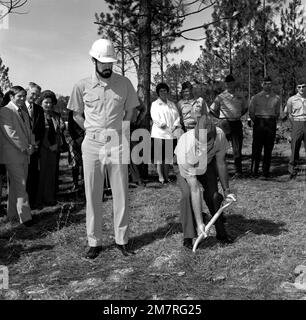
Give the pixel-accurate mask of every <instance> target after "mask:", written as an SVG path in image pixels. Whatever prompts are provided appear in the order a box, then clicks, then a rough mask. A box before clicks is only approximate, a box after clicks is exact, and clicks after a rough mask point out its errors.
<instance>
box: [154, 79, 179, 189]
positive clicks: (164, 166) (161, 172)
mask: <svg viewBox="0 0 306 320" xmlns="http://www.w3.org/2000/svg"><path fill="white" fill-rule="evenodd" d="M156 93H157V96H158V98H157V100H155V101H154V102H153V103H152V105H151V118H152V120H153V125H152V130H151V138H153V139H152V142H153V144H154V153H153V154H154V160H153V161H154V163H156V165H157V173H158V180H159V182H160V183H161V184H164V183H167V182H168V174H169V165H170V164H171V163H173V150H174V148H175V146H176V142H177V138H178V137H179V136H180V134H181V124H180V115H179V113H178V110H177V108H176V105H175V103H174V102H172V101H170V100H169V99H168V94H169V86H168V85H167V84H166V83H159V84H158V85H157V86H156Z"/></svg>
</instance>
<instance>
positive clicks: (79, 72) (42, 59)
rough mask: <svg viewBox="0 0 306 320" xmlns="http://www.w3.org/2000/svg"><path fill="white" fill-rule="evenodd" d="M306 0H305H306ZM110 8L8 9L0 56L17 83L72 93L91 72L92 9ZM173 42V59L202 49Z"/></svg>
mask: <svg viewBox="0 0 306 320" xmlns="http://www.w3.org/2000/svg"><path fill="white" fill-rule="evenodd" d="M302 2H303V4H306V0H302ZM106 10H107V4H106V3H105V1H102V0H87V1H84V0H28V3H27V5H26V6H24V7H22V8H20V9H19V11H22V12H25V14H12V15H10V16H9V17H8V28H7V29H3V28H2V29H1V28H0V57H1V58H2V60H3V63H4V64H5V65H6V66H8V67H9V68H10V71H9V77H10V80H11V81H12V82H13V84H14V85H21V86H25V87H26V86H27V84H28V82H29V81H34V82H36V83H37V84H39V85H40V86H41V87H42V89H43V90H45V89H50V90H52V91H54V92H56V93H57V94H63V95H69V94H70V92H71V90H72V87H73V85H74V83H75V82H77V81H78V80H79V79H82V78H84V77H86V76H88V75H90V74H91V73H92V70H93V64H92V62H91V60H90V56H89V55H88V51H89V49H90V47H91V45H92V43H93V42H94V41H95V40H96V39H98V38H99V36H98V35H97V25H95V24H94V21H95V18H94V14H95V13H96V12H97V13H100V12H104V11H106ZM210 15H211V11H207V10H205V11H203V12H202V13H201V14H198V15H195V16H191V18H189V19H186V21H185V23H184V25H183V28H191V27H194V26H198V25H201V24H203V23H206V22H209V21H210V19H211V18H210ZM203 32H204V31H203V29H200V30H198V31H195V32H192V33H186V34H184V35H185V36H190V37H195V38H201V37H203V36H204V33H203ZM174 44H175V45H176V46H180V45H182V44H184V46H185V48H184V50H183V52H181V53H179V54H177V55H175V56H172V58H171V62H179V61H180V60H189V61H190V62H192V63H193V62H195V61H196V59H197V58H198V57H199V56H200V54H201V51H200V45H201V44H202V42H194V41H187V40H184V39H182V38H180V39H178V40H177V41H176V42H175V43H174ZM155 71H157V70H156V69H155ZM153 73H154V69H153ZM127 77H129V78H130V79H131V81H132V83H133V85H134V86H135V87H136V86H137V80H136V75H135V73H133V72H131V73H127Z"/></svg>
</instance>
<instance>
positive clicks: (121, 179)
mask: <svg viewBox="0 0 306 320" xmlns="http://www.w3.org/2000/svg"><path fill="white" fill-rule="evenodd" d="M89 54H90V55H91V57H92V61H93V63H94V65H95V70H94V73H93V74H92V76H91V77H88V78H85V79H83V80H80V81H79V82H77V83H76V85H75V86H74V88H73V90H72V94H71V96H70V100H69V102H68V106H67V108H68V109H70V110H72V111H73V112H74V120H75V121H76V122H77V123H78V124H79V126H80V127H81V128H83V129H84V130H85V138H84V140H83V143H82V157H83V168H84V182H85V195H86V226H87V238H88V244H89V247H90V248H89V251H88V252H87V254H86V258H87V259H95V258H96V257H97V256H98V255H99V253H100V252H101V251H102V225H103V223H102V222H103V220H102V195H103V185H104V178H105V169H106V170H107V173H108V177H109V180H110V185H111V188H112V194H113V219H114V231H115V242H116V247H117V248H118V249H119V250H120V251H121V253H122V254H123V255H125V256H127V255H130V254H133V253H134V252H133V251H132V250H131V248H129V246H128V230H129V209H128V161H129V158H130V151H129V145H128V144H127V145H125V144H124V142H127V141H128V140H129V132H125V131H126V129H125V128H126V127H125V124H128V122H129V121H130V120H131V119H132V118H133V114H134V111H135V108H136V107H137V106H138V105H139V101H138V98H137V94H136V91H135V89H134V88H133V86H132V84H131V82H130V80H129V79H127V78H125V77H123V76H121V75H119V74H116V73H114V72H113V71H112V67H113V63H114V62H116V56H115V50H114V46H113V44H112V42H111V41H109V40H107V39H99V40H97V41H95V42H94V43H93V45H92V48H91V50H90V51H89ZM83 113H84V115H85V119H84V117H83ZM124 121H125V123H124ZM127 131H128V130H127ZM116 138H118V140H117V141H116ZM125 139H126V140H125ZM124 155H127V157H126V159H124Z"/></svg>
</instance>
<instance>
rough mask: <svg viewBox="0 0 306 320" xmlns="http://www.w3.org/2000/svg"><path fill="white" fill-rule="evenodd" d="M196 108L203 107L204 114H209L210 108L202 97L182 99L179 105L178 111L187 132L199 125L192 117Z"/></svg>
mask: <svg viewBox="0 0 306 320" xmlns="http://www.w3.org/2000/svg"><path fill="white" fill-rule="evenodd" d="M195 107H201V108H202V112H203V114H204V113H208V106H207V104H206V102H205V101H204V99H203V98H201V97H199V98H198V99H189V100H183V99H182V100H180V101H179V102H178V104H177V109H178V111H179V113H180V116H181V117H182V121H183V123H184V126H185V128H186V130H187V131H188V130H191V129H193V128H194V127H195V126H196V124H197V121H196V119H195V118H194V117H193V116H192V112H193V110H194V108H195Z"/></svg>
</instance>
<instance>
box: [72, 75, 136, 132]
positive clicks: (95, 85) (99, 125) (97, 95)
mask: <svg viewBox="0 0 306 320" xmlns="http://www.w3.org/2000/svg"><path fill="white" fill-rule="evenodd" d="M138 105H139V100H138V97H137V93H136V91H135V89H134V87H133V85H132V83H131V82H130V80H129V79H128V78H126V77H123V76H121V75H119V74H116V73H114V72H113V73H112V75H111V77H110V78H108V79H104V78H103V79H102V78H98V77H97V75H96V74H95V73H94V74H93V75H92V76H91V77H88V78H85V79H82V80H80V81H79V82H78V83H76V84H75V86H74V87H73V90H72V93H71V96H70V99H69V102H68V106H67V108H68V109H70V110H72V111H75V112H78V113H80V114H82V113H84V116H85V122H84V127H85V130H86V132H95V131H97V130H98V131H101V130H104V129H110V130H114V131H117V132H121V131H122V121H123V118H124V115H125V112H126V111H128V110H130V109H133V108H136V107H137V106H138Z"/></svg>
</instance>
